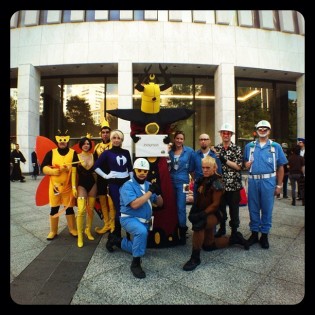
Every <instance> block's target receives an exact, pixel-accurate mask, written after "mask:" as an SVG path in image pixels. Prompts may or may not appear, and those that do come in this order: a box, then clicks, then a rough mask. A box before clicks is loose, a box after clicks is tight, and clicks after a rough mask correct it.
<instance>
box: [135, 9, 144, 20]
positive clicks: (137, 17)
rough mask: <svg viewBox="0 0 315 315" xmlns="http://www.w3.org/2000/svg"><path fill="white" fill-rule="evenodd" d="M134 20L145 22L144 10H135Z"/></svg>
mask: <svg viewBox="0 0 315 315" xmlns="http://www.w3.org/2000/svg"><path fill="white" fill-rule="evenodd" d="M133 19H134V20H135V21H143V20H144V10H134V11H133Z"/></svg>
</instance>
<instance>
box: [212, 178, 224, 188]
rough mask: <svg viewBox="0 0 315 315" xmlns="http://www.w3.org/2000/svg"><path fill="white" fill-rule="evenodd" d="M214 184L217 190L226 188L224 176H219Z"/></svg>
mask: <svg viewBox="0 0 315 315" xmlns="http://www.w3.org/2000/svg"><path fill="white" fill-rule="evenodd" d="M212 186H213V187H214V189H215V190H224V183H223V180H222V178H217V179H216V180H215V181H214V182H213V184H212Z"/></svg>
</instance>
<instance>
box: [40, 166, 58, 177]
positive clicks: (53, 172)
mask: <svg viewBox="0 0 315 315" xmlns="http://www.w3.org/2000/svg"><path fill="white" fill-rule="evenodd" d="M43 173H44V174H45V175H53V176H59V175H60V169H59V168H51V167H50V166H44V167H43Z"/></svg>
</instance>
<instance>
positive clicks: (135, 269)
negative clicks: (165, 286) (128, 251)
mask: <svg viewBox="0 0 315 315" xmlns="http://www.w3.org/2000/svg"><path fill="white" fill-rule="evenodd" d="M130 270H131V272H132V274H133V275H134V276H135V277H136V278H139V279H143V278H145V277H146V274H145V272H144V271H143V269H142V267H141V259H140V257H133V259H132V263H131V266H130Z"/></svg>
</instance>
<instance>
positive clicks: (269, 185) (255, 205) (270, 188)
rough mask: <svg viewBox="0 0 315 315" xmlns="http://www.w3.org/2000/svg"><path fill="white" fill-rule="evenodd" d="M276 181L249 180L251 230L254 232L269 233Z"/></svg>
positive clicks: (268, 179) (270, 179)
mask: <svg viewBox="0 0 315 315" xmlns="http://www.w3.org/2000/svg"><path fill="white" fill-rule="evenodd" d="M275 188H276V179H275V177H272V178H264V179H252V178H249V179H248V210H249V218H250V222H249V228H250V230H251V231H252V232H261V233H267V234H268V233H269V231H270V229H271V225H272V210H273V205H274V193H275Z"/></svg>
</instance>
